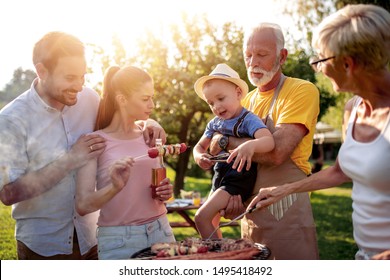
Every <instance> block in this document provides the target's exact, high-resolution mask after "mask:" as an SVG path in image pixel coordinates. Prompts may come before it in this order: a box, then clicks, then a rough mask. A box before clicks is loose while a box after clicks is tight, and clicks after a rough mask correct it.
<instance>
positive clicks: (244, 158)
mask: <svg viewBox="0 0 390 280" xmlns="http://www.w3.org/2000/svg"><path fill="white" fill-rule="evenodd" d="M229 152H230V156H229V158H228V159H227V163H230V162H232V161H233V160H234V163H233V166H232V167H233V168H234V169H237V171H238V172H241V170H242V169H244V167H245V164H246V170H249V169H250V168H251V164H252V157H253V154H254V151H253V148H252V145H250V142H249V141H248V142H245V143H243V144H241V145H240V146H238V147H237V148H235V149H234V150H233V151H229Z"/></svg>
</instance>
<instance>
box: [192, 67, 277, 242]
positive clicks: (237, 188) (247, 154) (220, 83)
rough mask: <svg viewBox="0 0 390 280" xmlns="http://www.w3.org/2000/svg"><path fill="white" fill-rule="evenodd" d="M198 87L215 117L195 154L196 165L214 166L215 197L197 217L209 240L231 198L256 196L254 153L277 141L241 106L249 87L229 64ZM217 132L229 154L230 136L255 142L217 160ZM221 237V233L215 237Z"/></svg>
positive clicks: (266, 150) (200, 95)
mask: <svg viewBox="0 0 390 280" xmlns="http://www.w3.org/2000/svg"><path fill="white" fill-rule="evenodd" d="M194 88H195V92H196V93H197V94H198V96H199V97H200V98H202V99H203V100H204V101H206V102H207V104H209V106H210V108H211V111H212V112H213V113H214V115H215V117H214V118H213V119H212V120H211V121H210V122H209V123H208V124H207V126H206V129H205V132H204V134H203V136H202V137H201V139H200V140H199V141H198V143H197V144H196V146H195V147H194V151H193V153H194V159H195V162H196V163H197V164H198V165H199V166H200V167H201V168H202V169H210V168H211V167H212V166H213V165H214V171H215V172H214V176H213V180H212V194H211V195H210V197H209V198H208V199H207V201H206V202H205V203H204V204H203V205H202V206H201V207H200V208H199V210H198V211H197V213H196V215H195V223H196V226H197V228H198V230H199V233H200V235H201V237H202V238H209V237H210V236H209V235H210V234H212V232H213V231H214V229H215V228H216V227H217V226H218V225H219V221H220V215H219V211H220V210H222V209H225V208H226V206H227V204H228V201H229V199H230V196H231V195H241V198H242V200H243V201H245V200H246V199H248V198H249V197H250V195H251V194H252V189H253V186H254V184H255V181H256V172H257V165H256V164H255V163H252V156H253V154H254V153H267V152H270V151H271V150H273V149H274V146H275V142H274V139H273V137H272V134H271V132H270V131H269V130H268V129H267V127H266V126H265V124H264V123H263V122H262V120H261V119H260V118H259V117H258V116H256V115H255V114H253V113H251V112H249V111H248V110H246V109H245V108H244V107H243V106H242V105H241V99H242V98H243V97H244V96H245V95H246V94H247V93H248V85H247V84H246V82H245V81H243V80H241V79H240V76H239V75H238V73H237V72H236V71H234V70H233V69H232V68H230V67H229V66H228V65H226V64H218V65H217V66H216V67H215V69H214V70H213V71H212V72H211V73H210V75H208V76H203V77H201V78H199V79H198V80H197V81H196V82H195V85H194ZM214 133H219V134H221V137H220V138H219V142H218V144H219V146H220V148H221V149H222V152H225V153H226V152H227V147H228V139H229V138H228V137H229V136H235V137H245V138H252V139H250V140H248V141H246V142H245V143H243V144H241V145H240V146H238V147H237V148H236V149H234V150H232V151H229V153H230V154H229V156H228V157H227V159H226V158H225V159H224V160H221V159H219V160H218V161H215V160H213V158H218V157H213V156H215V155H211V154H209V153H208V149H209V146H210V143H211V139H212V137H213V135H214ZM221 237H222V235H221V232H220V231H219V232H216V233H214V236H211V238H221Z"/></svg>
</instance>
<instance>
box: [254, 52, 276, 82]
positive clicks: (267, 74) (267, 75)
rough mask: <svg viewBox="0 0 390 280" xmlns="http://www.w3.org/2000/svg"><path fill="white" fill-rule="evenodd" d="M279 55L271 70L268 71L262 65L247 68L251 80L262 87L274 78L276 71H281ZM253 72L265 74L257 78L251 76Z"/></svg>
mask: <svg viewBox="0 0 390 280" xmlns="http://www.w3.org/2000/svg"><path fill="white" fill-rule="evenodd" d="M279 67H280V65H279V57H277V58H276V60H275V63H274V65H273V66H272V69H271V71H266V70H264V69H262V68H260V67H253V68H252V67H249V68H248V70H247V75H248V78H249V81H250V82H251V83H252V85H254V86H257V87H260V86H264V85H266V84H268V83H269V82H270V81H271V80H272V78H273V77H274V76H275V74H276V72H278V71H279ZM251 72H254V73H260V74H263V76H262V77H261V78H255V77H252V76H251Z"/></svg>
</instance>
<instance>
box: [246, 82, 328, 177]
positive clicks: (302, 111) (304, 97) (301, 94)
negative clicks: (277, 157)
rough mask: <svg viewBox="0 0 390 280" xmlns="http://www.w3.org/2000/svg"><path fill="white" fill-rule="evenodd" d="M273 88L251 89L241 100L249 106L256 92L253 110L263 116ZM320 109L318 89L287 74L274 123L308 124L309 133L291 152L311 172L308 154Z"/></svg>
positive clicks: (267, 107)
mask: <svg viewBox="0 0 390 280" xmlns="http://www.w3.org/2000/svg"><path fill="white" fill-rule="evenodd" d="M273 94H274V89H272V90H270V91H266V92H261V93H260V94H258V89H255V90H253V91H251V92H249V93H248V94H247V95H246V96H245V98H244V99H243V100H242V105H243V106H244V107H245V108H247V109H248V108H249V107H250V103H251V99H252V96H253V95H257V96H256V98H255V100H254V102H253V104H254V106H253V108H252V112H253V113H255V114H257V115H258V116H259V117H260V118H262V119H264V118H265V117H266V116H267V114H268V112H269V110H270V105H271V101H272V97H273ZM319 111H320V105H319V91H318V89H317V87H316V86H315V85H314V84H312V83H310V82H308V81H305V80H301V79H296V78H291V77H287V79H286V80H285V82H284V84H283V87H282V89H281V90H280V92H279V96H278V98H277V100H276V102H275V106H274V111H273V114H272V118H273V120H274V123H275V126H276V125H277V124H282V123H299V124H303V125H304V126H306V128H307V129H308V131H309V132H308V134H306V136H305V137H304V138H303V139H302V141H301V142H300V143H299V144H298V146H297V147H296V148H295V150H294V152H293V153H292V155H291V159H292V160H293V161H294V163H295V164H296V165H297V166H298V167H299V168H300V169H301V170H302V171H303V172H305V173H306V174H310V171H311V165H310V163H309V161H308V160H309V157H310V154H311V151H312V146H313V136H314V131H315V126H316V123H317V117H318V114H319Z"/></svg>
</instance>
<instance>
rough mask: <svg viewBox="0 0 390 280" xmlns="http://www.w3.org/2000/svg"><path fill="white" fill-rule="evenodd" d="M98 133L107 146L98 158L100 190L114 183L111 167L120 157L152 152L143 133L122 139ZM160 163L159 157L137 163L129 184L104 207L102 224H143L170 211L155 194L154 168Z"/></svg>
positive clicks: (98, 183)
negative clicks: (154, 197)
mask: <svg viewBox="0 0 390 280" xmlns="http://www.w3.org/2000/svg"><path fill="white" fill-rule="evenodd" d="M95 133H97V134H100V135H102V136H103V137H104V138H105V139H106V149H105V151H104V152H103V154H102V155H101V156H100V157H99V159H98V169H97V186H96V187H97V189H101V188H104V187H105V186H107V185H108V184H110V176H109V174H108V169H109V167H110V166H111V165H112V164H113V163H114V162H115V161H116V160H118V159H121V158H123V157H127V156H131V157H137V156H141V155H145V154H147V153H148V149H149V147H148V146H147V145H146V144H145V140H144V138H143V136H140V137H138V138H136V139H131V140H119V139H115V138H112V137H111V136H109V135H107V134H106V133H104V132H102V131H96V132H95ZM157 166H158V159H157V158H155V159H152V158H149V157H144V158H142V159H139V160H137V161H136V162H135V164H134V166H133V167H132V169H131V173H130V178H129V180H128V182H127V184H126V186H125V187H124V188H123V189H122V191H121V192H119V193H118V194H117V195H116V196H114V197H113V198H112V199H111V200H110V201H108V202H107V203H106V204H105V205H104V206H103V207H102V209H101V210H100V216H99V219H98V225H99V226H122V225H142V224H145V223H148V222H151V221H154V220H156V219H158V218H159V217H160V216H162V215H164V214H166V212H167V210H166V208H165V205H164V203H163V202H161V201H159V200H156V199H152V196H151V188H150V185H151V180H152V174H151V170H152V168H154V167H157Z"/></svg>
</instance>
